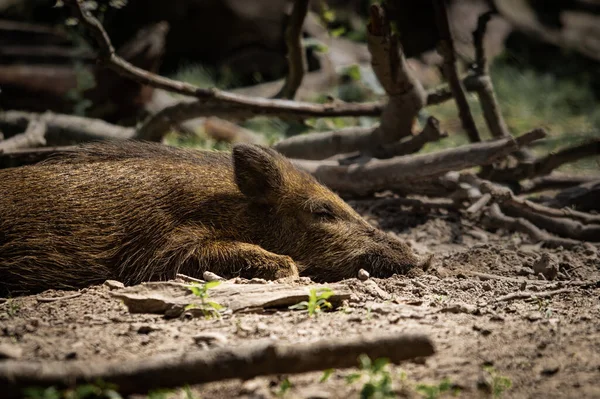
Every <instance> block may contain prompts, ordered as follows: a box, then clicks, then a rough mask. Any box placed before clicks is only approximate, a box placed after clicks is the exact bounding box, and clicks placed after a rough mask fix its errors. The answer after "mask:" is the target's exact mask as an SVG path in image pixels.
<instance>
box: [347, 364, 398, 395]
mask: <svg viewBox="0 0 600 399" xmlns="http://www.w3.org/2000/svg"><path fill="white" fill-rule="evenodd" d="M358 360H359V362H360V371H359V372H357V373H352V374H350V375H348V376H347V377H346V382H347V383H349V384H352V383H354V382H356V381H359V380H366V381H365V383H364V385H363V387H362V389H361V390H360V398H361V399H379V398H393V397H395V396H396V395H395V394H394V390H393V386H392V376H391V374H390V372H389V371H388V368H387V365H388V363H389V360H388V359H386V358H378V359H375V361H371V358H369V357H368V356H367V355H364V354H363V355H360V356H359V358H358Z"/></svg>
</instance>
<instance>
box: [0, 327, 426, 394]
mask: <svg viewBox="0 0 600 399" xmlns="http://www.w3.org/2000/svg"><path fill="white" fill-rule="evenodd" d="M434 352H435V350H434V347H433V344H432V342H431V340H430V339H429V338H428V337H427V336H424V335H408V334H399V333H395V334H387V335H369V336H363V337H358V338H350V339H349V338H341V337H336V338H335V339H326V340H320V341H317V342H311V343H294V344H285V345H284V344H278V343H270V342H267V343H254V344H250V345H245V346H240V347H236V348H216V349H211V350H204V351H203V350H199V351H196V352H190V351H184V352H182V353H180V354H164V355H157V356H153V357H151V358H147V359H135V360H130V361H118V362H97V361H93V362H84V361H69V362H23V361H12V360H7V361H4V362H0V386H2V387H3V392H2V394H3V397H5V398H20V397H21V395H22V390H23V389H24V388H26V387H31V386H38V387H48V386H56V387H72V386H74V385H76V384H82V383H94V382H96V381H98V380H101V381H103V382H105V383H109V384H115V385H116V386H117V390H118V392H119V393H120V394H122V395H129V394H133V393H146V392H148V391H150V390H154V389H158V388H174V387H179V386H183V385H186V384H190V385H192V384H201V383H207V382H212V381H222V380H227V379H233V378H236V379H250V378H254V377H257V376H261V375H273V374H296V373H305V372H310V371H317V370H324V369H328V368H348V367H356V366H358V361H357V358H358V356H359V355H361V354H365V355H367V356H369V357H370V358H372V359H377V358H380V357H385V358H388V359H389V360H390V362H392V363H395V364H398V363H400V362H402V361H406V360H410V359H415V358H419V357H425V356H430V355H432V354H433V353H434Z"/></svg>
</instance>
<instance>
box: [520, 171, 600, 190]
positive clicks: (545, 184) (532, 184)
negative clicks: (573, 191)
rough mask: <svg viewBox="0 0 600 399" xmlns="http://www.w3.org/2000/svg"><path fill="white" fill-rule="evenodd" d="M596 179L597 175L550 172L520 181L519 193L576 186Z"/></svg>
mask: <svg viewBox="0 0 600 399" xmlns="http://www.w3.org/2000/svg"><path fill="white" fill-rule="evenodd" d="M596 180H598V176H580V175H567V174H559V173H557V174H554V173H553V174H550V175H547V176H540V177H536V178H534V179H531V180H529V181H526V182H523V183H521V190H520V191H519V194H533V193H537V192H539V191H545V190H556V189H563V188H569V187H573V186H578V185H580V184H584V183H590V182H593V181H596Z"/></svg>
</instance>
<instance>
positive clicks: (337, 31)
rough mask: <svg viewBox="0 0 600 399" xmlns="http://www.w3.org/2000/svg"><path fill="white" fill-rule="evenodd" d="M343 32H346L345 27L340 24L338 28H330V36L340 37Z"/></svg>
mask: <svg viewBox="0 0 600 399" xmlns="http://www.w3.org/2000/svg"><path fill="white" fill-rule="evenodd" d="M344 33H346V28H345V27H343V26H340V27H339V28H336V29H332V30H331V36H333V37H340V36H342V35H343V34H344Z"/></svg>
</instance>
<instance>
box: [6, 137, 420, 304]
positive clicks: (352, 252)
mask: <svg viewBox="0 0 600 399" xmlns="http://www.w3.org/2000/svg"><path fill="white" fill-rule="evenodd" d="M417 262H418V261H417V259H416V257H415V256H414V255H413V253H412V251H411V250H410V248H409V247H408V246H406V245H405V244H404V243H402V242H400V241H397V240H395V239H393V238H391V237H389V236H387V235H386V234H384V233H382V232H380V231H378V230H375V229H374V228H373V227H371V226H370V225H369V224H368V223H367V222H366V221H364V220H363V219H362V218H361V217H360V216H359V215H358V214H357V213H356V212H354V210H352V208H350V207H349V206H348V205H347V204H346V203H345V202H344V201H342V200H341V199H340V198H339V197H338V196H337V195H335V194H334V193H333V192H331V191H330V190H328V189H327V188H325V187H324V186H323V185H321V184H319V183H318V182H317V181H316V180H315V179H314V178H313V177H312V176H310V175H308V174H306V173H304V172H302V171H299V170H298V169H296V168H295V167H294V166H293V165H292V164H291V163H290V162H289V161H287V160H286V159H285V158H284V157H283V156H281V155H279V154H278V153H276V152H275V151H273V150H271V149H268V148H263V147H259V146H253V145H238V146H235V147H234V149H233V153H232V154H230V153H225V152H217V151H195V150H184V149H179V148H174V147H168V146H163V145H160V144H151V143H143V142H133V141H130V142H123V141H119V142H107V143H95V144H88V145H84V146H82V147H80V148H79V149H77V150H76V151H73V152H71V153H69V154H66V155H63V156H60V157H55V158H53V159H51V160H48V161H46V162H43V163H41V164H37V165H32V166H25V167H21V168H13V169H5V170H0V295H1V294H2V291H4V292H5V293H6V292H10V293H12V294H19V293H22V292H38V291H40V290H43V289H47V288H56V289H60V288H80V287H84V286H88V285H91V284H97V283H101V282H103V281H104V280H106V279H117V280H120V281H123V282H124V283H125V284H136V283H139V282H142V281H148V280H164V279H170V278H173V277H174V276H175V274H177V273H185V274H188V275H191V276H201V275H202V272H203V271H205V270H210V271H213V272H215V273H217V274H221V275H224V276H226V277H232V276H238V275H239V276H243V277H263V278H267V279H275V278H280V277H287V276H297V275H298V273H300V274H303V275H309V276H312V277H314V278H315V279H317V280H329V281H331V280H339V279H342V278H348V277H354V276H356V273H357V271H358V269H359V268H365V269H367V270H369V271H370V272H371V274H372V275H375V276H389V275H391V274H393V273H402V272H405V271H406V270H408V269H409V268H410V267H412V266H414V265H416V263H417Z"/></svg>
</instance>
